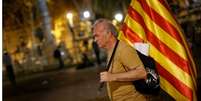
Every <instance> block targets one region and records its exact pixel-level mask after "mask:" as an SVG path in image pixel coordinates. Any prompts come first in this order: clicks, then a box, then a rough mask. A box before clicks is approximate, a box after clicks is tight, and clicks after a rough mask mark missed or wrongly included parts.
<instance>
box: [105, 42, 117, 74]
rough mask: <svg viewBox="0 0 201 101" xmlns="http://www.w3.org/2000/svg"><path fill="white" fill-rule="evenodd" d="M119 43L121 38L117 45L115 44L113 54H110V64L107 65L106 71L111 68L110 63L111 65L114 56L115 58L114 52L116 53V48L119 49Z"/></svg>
mask: <svg viewBox="0 0 201 101" xmlns="http://www.w3.org/2000/svg"><path fill="white" fill-rule="evenodd" d="M118 44H119V40H117V42H116V44H115V46H114V49H113V51H112V55H111V56H110V60H109V62H108V64H107V66H106V71H108V70H109V68H110V65H111V63H112V60H113V58H114V54H115V51H116V49H117V46H118Z"/></svg>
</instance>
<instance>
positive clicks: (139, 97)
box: [93, 19, 148, 101]
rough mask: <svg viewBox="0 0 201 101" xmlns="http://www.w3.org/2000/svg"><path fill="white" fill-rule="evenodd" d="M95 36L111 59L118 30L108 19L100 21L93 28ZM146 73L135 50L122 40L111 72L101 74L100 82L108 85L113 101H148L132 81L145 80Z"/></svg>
mask: <svg viewBox="0 0 201 101" xmlns="http://www.w3.org/2000/svg"><path fill="white" fill-rule="evenodd" d="M93 35H94V37H95V41H96V42H97V44H98V46H99V47H100V48H104V49H105V50H106V52H107V54H108V59H109V57H111V54H112V52H113V49H114V47H115V44H116V42H117V30H116V29H115V27H114V26H113V25H112V23H111V22H110V21H108V20H107V19H98V20H97V21H96V22H95V24H94V26H93ZM145 78H146V71H145V68H144V66H143V63H142V62H141V60H140V58H139V57H138V55H137V52H136V51H135V49H133V48H132V47H131V46H130V45H128V44H127V43H126V42H125V41H123V40H120V41H119V43H118V46H117V48H116V51H115V54H114V58H113V60H112V62H111V65H110V67H109V71H104V72H101V73H100V82H106V83H107V92H108V96H109V98H110V100H111V101H146V100H148V99H147V97H146V96H145V95H143V94H141V93H139V92H138V91H136V89H135V87H134V85H133V84H132V81H135V80H139V79H145Z"/></svg>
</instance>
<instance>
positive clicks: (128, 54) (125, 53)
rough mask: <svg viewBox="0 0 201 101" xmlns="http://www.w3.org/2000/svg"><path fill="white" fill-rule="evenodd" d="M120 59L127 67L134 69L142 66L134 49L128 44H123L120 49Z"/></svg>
mask: <svg viewBox="0 0 201 101" xmlns="http://www.w3.org/2000/svg"><path fill="white" fill-rule="evenodd" d="M120 61H121V63H122V65H124V66H126V67H127V68H128V69H134V68H136V67H139V66H140V67H144V66H143V64H142V62H141V60H140V58H139V56H138V55H137V52H136V50H135V49H134V48H132V47H131V46H129V45H125V46H124V47H122V49H121V50H120Z"/></svg>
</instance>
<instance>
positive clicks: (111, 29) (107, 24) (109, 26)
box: [93, 18, 118, 38]
mask: <svg viewBox="0 0 201 101" xmlns="http://www.w3.org/2000/svg"><path fill="white" fill-rule="evenodd" d="M98 24H104V25H105V26H104V27H105V28H106V30H107V31H108V32H111V33H112V34H113V36H114V37H115V38H117V37H118V32H117V29H116V28H115V26H114V25H113V24H112V22H111V21H109V20H108V19H104V18H100V19H98V20H96V21H95V23H94V25H93V28H94V27H96V25H98Z"/></svg>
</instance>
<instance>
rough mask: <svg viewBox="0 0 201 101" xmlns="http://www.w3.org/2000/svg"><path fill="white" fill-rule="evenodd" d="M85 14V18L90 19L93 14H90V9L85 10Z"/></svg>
mask: <svg viewBox="0 0 201 101" xmlns="http://www.w3.org/2000/svg"><path fill="white" fill-rule="evenodd" d="M83 16H84V18H85V19H88V18H89V17H90V16H91V15H90V12H89V11H84V12H83Z"/></svg>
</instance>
